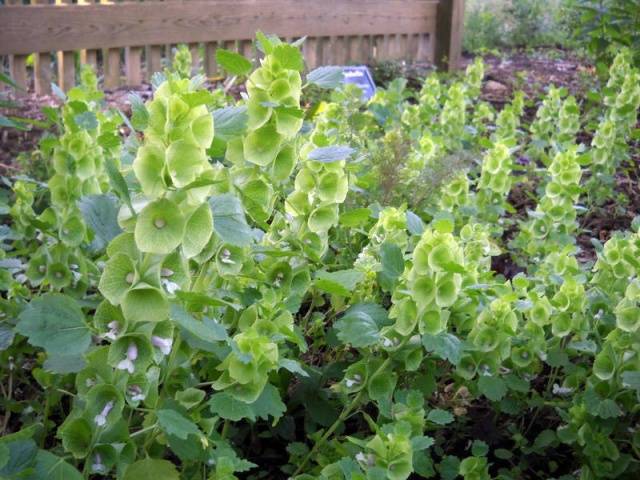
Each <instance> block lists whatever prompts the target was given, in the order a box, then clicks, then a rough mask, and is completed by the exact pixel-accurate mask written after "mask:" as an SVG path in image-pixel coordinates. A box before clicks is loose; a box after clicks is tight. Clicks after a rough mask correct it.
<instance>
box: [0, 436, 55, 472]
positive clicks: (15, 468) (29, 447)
mask: <svg viewBox="0 0 640 480" xmlns="http://www.w3.org/2000/svg"><path fill="white" fill-rule="evenodd" d="M20 434H21V432H18V434H12V435H14V436H13V437H11V436H8V437H3V438H0V442H1V443H2V444H3V445H5V446H6V447H7V449H8V450H9V459H8V461H7V462H6V463H5V464H4V465H3V466H2V467H1V468H0V478H20V477H18V474H19V473H21V472H23V471H24V470H26V469H27V468H29V467H31V466H32V465H33V462H34V460H35V458H36V455H37V452H38V447H37V446H36V444H35V442H34V441H33V440H31V438H22V437H21V436H19V435H20ZM15 435H18V436H17V437H15ZM43 478H46V477H43Z"/></svg>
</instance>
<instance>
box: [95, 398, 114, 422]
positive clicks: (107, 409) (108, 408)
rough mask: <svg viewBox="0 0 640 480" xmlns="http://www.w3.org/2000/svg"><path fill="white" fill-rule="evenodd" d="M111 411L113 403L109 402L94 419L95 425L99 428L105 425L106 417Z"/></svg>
mask: <svg viewBox="0 0 640 480" xmlns="http://www.w3.org/2000/svg"><path fill="white" fill-rule="evenodd" d="M111 410H113V401H112V400H109V401H108V402H107V403H106V404H105V406H104V408H103V409H102V411H101V412H100V413H99V414H98V415H96V416H95V417H94V419H93V421H94V422H96V425H98V426H99V427H102V426H104V425H105V424H106V423H107V415H109V412H111Z"/></svg>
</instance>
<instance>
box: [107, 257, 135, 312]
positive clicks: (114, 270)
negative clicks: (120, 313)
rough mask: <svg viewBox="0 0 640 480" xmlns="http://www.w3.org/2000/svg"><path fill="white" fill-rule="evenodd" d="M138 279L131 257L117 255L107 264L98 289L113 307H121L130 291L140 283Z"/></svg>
mask: <svg viewBox="0 0 640 480" xmlns="http://www.w3.org/2000/svg"><path fill="white" fill-rule="evenodd" d="M138 278H139V277H138V273H137V271H136V267H135V264H134V263H133V260H132V259H131V257H129V256H128V255H126V254H124V253H117V254H116V255H114V256H113V257H111V258H110V259H109V260H108V261H107V263H106V264H105V266H104V271H103V272H102V276H101V277H100V283H99V285H98V289H99V290H100V293H102V295H104V297H105V298H106V299H107V300H109V301H110V302H111V303H112V304H113V305H119V304H120V303H121V302H122V299H123V298H124V296H125V294H126V293H127V292H128V291H129V289H130V288H131V287H132V286H133V285H134V284H135V283H137V282H138Z"/></svg>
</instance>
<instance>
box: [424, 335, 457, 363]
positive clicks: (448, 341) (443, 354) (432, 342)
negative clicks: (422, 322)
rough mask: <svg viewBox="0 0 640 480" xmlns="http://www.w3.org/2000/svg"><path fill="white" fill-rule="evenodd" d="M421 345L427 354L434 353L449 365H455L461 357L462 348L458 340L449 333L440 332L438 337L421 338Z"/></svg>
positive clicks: (425, 336)
mask: <svg viewBox="0 0 640 480" xmlns="http://www.w3.org/2000/svg"><path fill="white" fill-rule="evenodd" d="M422 345H424V348H425V349H426V350H427V352H432V353H435V354H436V355H437V356H439V357H440V358H442V359H444V360H448V361H449V362H450V363H452V364H454V365H457V364H458V363H459V362H460V357H461V356H462V352H463V347H462V342H460V339H458V337H456V336H455V335H452V334H450V333H446V332H442V333H439V334H438V335H428V334H425V335H423V336H422Z"/></svg>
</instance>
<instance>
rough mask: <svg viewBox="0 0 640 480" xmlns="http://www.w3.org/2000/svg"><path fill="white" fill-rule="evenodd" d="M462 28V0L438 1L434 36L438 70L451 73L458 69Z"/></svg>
mask: <svg viewBox="0 0 640 480" xmlns="http://www.w3.org/2000/svg"><path fill="white" fill-rule="evenodd" d="M463 28H464V0H440V2H439V3H438V16H437V21H436V35H435V37H436V38H435V40H436V45H435V47H436V49H435V50H436V54H435V63H436V65H437V66H438V68H440V69H444V70H449V71H453V70H455V69H457V68H458V67H459V65H460V58H461V56H462V30H463Z"/></svg>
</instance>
